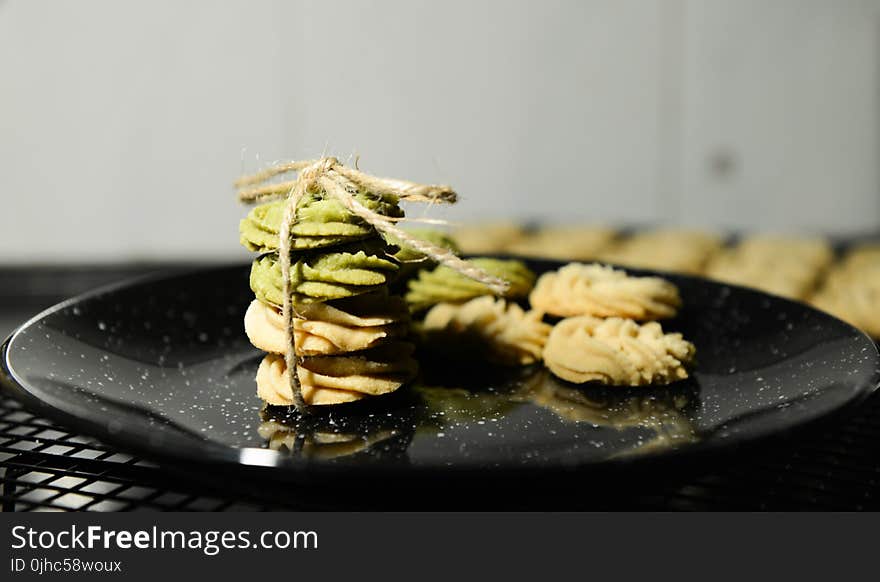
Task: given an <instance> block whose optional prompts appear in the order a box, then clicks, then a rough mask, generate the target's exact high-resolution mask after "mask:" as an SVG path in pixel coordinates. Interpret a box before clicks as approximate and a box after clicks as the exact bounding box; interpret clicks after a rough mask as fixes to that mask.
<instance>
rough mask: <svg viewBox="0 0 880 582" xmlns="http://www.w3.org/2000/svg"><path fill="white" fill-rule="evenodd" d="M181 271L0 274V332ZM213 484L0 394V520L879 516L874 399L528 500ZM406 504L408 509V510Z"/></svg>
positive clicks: (877, 406) (879, 433)
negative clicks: (97, 515)
mask: <svg viewBox="0 0 880 582" xmlns="http://www.w3.org/2000/svg"><path fill="white" fill-rule="evenodd" d="M191 268H192V266H191V265H171V266H169V265H153V264H143V265H125V266H102V267H77V268H73V267H69V266H65V267H52V266H46V267H21V268H0V333H2V334H3V335H4V336H5V335H7V334H8V333H10V332H11V331H12V330H13V329H14V328H15V327H16V326H17V325H18V324H20V323H21V322H23V321H25V320H26V319H27V318H29V317H30V316H32V315H34V314H36V313H37V312H39V311H41V310H42V309H44V308H46V307H48V306H50V305H52V304H54V303H56V302H58V301H60V300H62V299H64V298H65V297H69V296H72V295H75V294H78V293H81V292H83V291H85V290H88V289H91V288H94V287H97V286H100V285H103V284H106V283H110V282H115V281H119V280H122V279H125V278H129V277H133V276H137V275H142V274H146V273H150V272H155V271H167V272H174V271H181V270H188V269H191ZM217 482H218V481H217V480H215V479H210V478H208V479H205V478H203V476H192V475H187V474H186V473H185V472H181V471H180V470H179V469H175V468H167V467H160V466H157V465H155V464H153V463H152V462H150V461H149V460H145V459H139V458H137V457H133V456H131V455H129V454H126V452H125V451H120V450H117V449H115V448H114V447H110V446H107V445H105V444H103V443H101V442H99V441H97V440H95V439H93V438H91V437H87V436H83V435H77V434H73V433H71V432H70V431H68V430H67V429H65V428H64V427H61V426H56V425H54V424H53V423H52V422H50V421H47V420H45V419H42V418H40V417H38V416H35V415H33V414H31V413H30V412H29V411H27V410H25V409H23V408H22V407H21V406H20V405H19V404H18V403H17V402H15V401H14V400H12V399H10V398H8V397H6V396H5V395H2V394H0V504H2V508H3V510H4V511H57V510H75V509H83V510H95V511H115V510H208V511H220V510H253V509H268V510H272V509H276V510H277V509H280V510H296V509H334V508H341V509H349V508H352V507H354V508H359V509H438V510H439V509H442V510H447V509H465V510H471V509H537V510H540V509H554V510H578V509H584V510H590V509H654V510H673V509H676V510H677V509H686V510H687V509H697V510H701V509H702V510H790V509H794V510H876V509H878V508H880V394H875V395H874V396H873V397H871V398H870V399H869V400H867V401H866V402H864V403H862V404H861V405H860V406H859V407H858V408H857V409H855V410H853V411H850V412H849V413H847V414H846V415H844V416H838V417H835V418H833V419H830V420H828V421H825V422H822V423H818V424H816V425H813V426H810V427H807V428H805V429H802V430H799V431H797V432H794V433H790V434H786V435H781V436H779V437H776V438H773V439H767V440H764V441H762V442H760V443H758V444H756V445H752V446H749V447H745V448H741V449H738V450H734V451H731V452H729V453H724V454H718V455H714V456H713V457H711V458H701V459H698V460H690V461H688V462H686V463H677V464H664V465H662V466H658V467H652V468H651V469H650V470H646V471H638V472H636V471H633V472H627V473H624V474H615V475H603V476H601V478H596V479H592V478H589V477H583V476H573V477H572V479H571V482H570V483H569V484H568V485H567V486H566V485H563V486H559V485H558V484H557V485H554V488H553V490H552V491H541V492H539V493H536V494H533V495H522V494H521V493H520V492H517V493H516V494H511V495H500V494H495V495H491V496H471V497H470V498H468V499H463V498H461V497H455V498H444V497H443V496H438V495H424V496H416V497H414V496H410V497H406V498H401V499H406V501H405V502H401V504H395V503H393V502H392V501H389V500H387V499H384V500H382V501H378V502H376V503H375V504H373V505H371V504H369V503H366V504H356V505H352V503H350V502H345V503H340V502H339V501H338V499H336V498H334V497H333V496H321V495H317V494H315V493H314V492H304V494H302V495H298V494H297V493H298V492H297V491H290V490H289V489H286V490H282V491H279V490H275V489H272V488H268V487H264V486H263V485H262V484H260V483H254V484H245V485H244V486H241V487H238V488H236V490H235V491H234V492H233V491H229V490H225V489H224V488H222V487H218V486H217V485H216V483H217ZM414 500H415V501H414Z"/></svg>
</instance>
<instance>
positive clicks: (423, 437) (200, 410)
mask: <svg viewBox="0 0 880 582" xmlns="http://www.w3.org/2000/svg"><path fill="white" fill-rule="evenodd" d="M529 266H530V267H531V268H532V269H534V270H535V271H536V272H537V273H538V274H540V273H542V272H544V271H546V270H549V269H555V268H558V267H559V263H555V262H551V261H529ZM247 277H248V269H247V267H246V266H236V267H230V268H224V269H215V270H208V271H201V272H197V273H193V274H191V275H184V276H176V277H172V278H167V279H155V280H147V281H141V282H138V283H135V284H129V285H124V286H119V287H115V288H112V289H107V290H104V291H101V292H98V293H93V294H90V295H87V296H84V297H81V298H77V299H75V300H72V301H69V302H66V303H64V304H62V305H59V306H57V307H55V308H53V309H51V310H49V311H48V312H46V313H44V314H42V315H40V316H39V317H37V318H35V319H34V320H32V321H31V322H28V323H27V324H26V325H24V326H23V327H22V328H21V329H19V330H18V331H17V332H16V333H15V334H13V335H12V336H11V337H10V338H9V339H8V340H7V342H6V343H5V344H4V348H3V356H4V357H3V374H2V376H3V378H2V380H3V384H4V385H5V387H6V388H8V389H10V390H11V392H12V393H13V395H15V396H16V397H18V398H20V399H22V400H23V401H25V402H26V403H27V404H28V405H29V406H32V407H34V408H38V409H39V410H38V412H39V413H41V414H44V415H47V416H50V417H53V418H55V419H57V420H60V421H61V422H63V423H68V424H70V425H73V427H74V428H75V429H77V430H80V431H83V432H87V433H91V434H94V435H96V436H98V437H100V438H103V439H105V440H107V441H109V442H112V443H117V444H119V445H121V446H124V447H128V448H130V449H132V450H136V451H139V452H141V453H142V454H147V455H152V456H153V457H156V458H165V459H171V460H176V461H184V462H186V463H187V464H188V465H195V464H198V465H199V466H204V465H218V464H219V465H222V466H223V467H225V469H232V468H235V467H242V466H248V467H253V466H258V467H261V468H263V467H268V468H271V469H265V471H268V472H265V473H263V474H265V475H276V476H281V475H284V474H288V475H292V476H295V475H301V474H307V475H309V476H314V478H315V479H320V475H321V474H323V473H321V472H320V471H317V472H316V471H313V470H312V469H320V468H322V467H325V466H326V467H327V468H333V469H339V468H344V469H345V470H346V471H350V472H354V473H357V472H360V473H359V474H361V475H364V476H366V475H370V476H381V475H382V474H383V471H384V470H386V469H387V470H389V471H393V472H394V473H395V475H396V476H398V477H400V476H402V475H405V474H406V473H407V472H412V473H413V474H424V473H425V472H428V473H430V472H438V471H440V472H442V471H447V470H450V469H476V470H479V471H485V470H493V471H495V472H496V473H497V472H503V471H505V470H519V469H522V468H542V469H544V468H565V469H568V468H571V467H584V466H592V465H597V464H606V463H619V462H633V461H634V460H636V459H641V458H645V457H650V458H657V457H662V456H664V455H668V454H669V453H671V452H679V451H698V450H707V449H713V448H717V447H720V446H724V445H727V444H729V443H735V442H743V441H747V440H752V439H755V438H758V437H761V436H765V435H769V434H772V433H775V432H778V431H782V430H786V429H789V428H792V427H795V426H798V425H801V424H803V423H805V422H807V421H809V420H812V419H815V418H818V417H821V416H824V415H827V414H828V413H830V412H832V411H835V410H838V409H840V408H842V407H843V406H845V405H847V404H851V403H854V402H858V401H859V399H861V398H863V397H864V396H866V395H867V394H869V393H870V392H871V391H872V390H873V389H874V388H875V387H876V385H877V379H878V372H877V368H878V360H880V358H878V354H877V349H876V348H875V346H874V344H873V343H872V342H871V341H870V340H869V339H868V338H867V337H865V336H864V335H863V334H861V333H860V332H858V331H857V330H855V329H854V328H852V327H850V326H848V325H846V324H844V323H843V322H841V321H838V320H836V319H834V318H833V317H831V316H829V315H826V314H824V313H821V312H818V311H816V310H813V309H811V308H809V307H807V306H806V305H803V304H800V303H796V302H791V301H786V300H783V299H779V298H776V297H772V296H769V295H765V294H761V293H759V292H755V291H750V290H746V289H741V288H737V287H731V286H727V285H723V284H718V283H712V282H709V281H704V280H701V279H695V278H690V277H685V276H669V278H670V279H672V280H673V281H674V282H675V283H676V284H677V285H678V286H679V288H680V290H681V293H682V296H683V298H684V305H685V307H684V309H683V310H682V312H681V313H680V314H679V316H678V317H676V318H675V319H673V320H670V321H668V322H665V323H664V328H666V327H668V328H669V329H670V330H671V331H680V332H682V333H683V334H684V336H685V337H687V338H688V339H689V340H691V341H693V342H694V343H695V344H696V346H697V349H698V358H699V363H698V367H697V369H696V372H695V373H694V375H693V377H692V378H690V379H689V380H687V381H684V382H681V383H678V384H675V385H672V386H669V387H665V388H611V387H609V388H601V387H595V386H574V385H571V384H567V383H565V382H562V381H560V380H558V379H555V378H553V377H552V376H551V375H549V374H548V373H547V372H546V371H544V370H543V369H542V368H541V367H540V366H537V367H531V368H523V369H517V370H497V369H494V368H490V367H488V366H487V364H485V363H484V362H465V361H463V360H458V361H452V362H450V361H435V359H434V358H433V357H431V354H427V355H426V354H422V355H421V356H420V357H421V358H422V360H423V364H424V366H423V368H424V369H423V373H422V375H421V377H420V378H419V379H418V380H417V381H416V382H414V383H413V384H412V385H411V386H410V387H408V388H406V389H404V390H401V391H400V393H399V394H391V395H388V396H387V397H386V396H383V397H377V398H375V399H370V400H371V401H372V400H375V401H374V402H370V403H352V404H346V405H341V406H338V407H333V408H332V410H329V411H326V412H325V413H322V414H318V415H314V416H310V417H308V418H300V417H298V416H297V415H296V414H295V413H291V412H290V411H287V410H275V409H264V408H263V406H262V403H261V402H260V400H259V399H258V398H257V396H256V394H255V389H254V375H255V373H256V368H257V365H258V364H259V359H260V358H259V353H258V352H257V351H256V350H254V348H252V347H251V346H250V344H249V343H248V341H247V338H246V337H245V336H244V332H243V330H242V329H241V321H242V317H243V314H244V311H245V309H246V308H247V306H248V304H249V302H250V300H251V293H250V289H249V287H248V284H247ZM260 470H263V469H260ZM273 471H274V473H273ZM303 471H305V473H303ZM285 472H286V473H285ZM354 473H352V474H354Z"/></svg>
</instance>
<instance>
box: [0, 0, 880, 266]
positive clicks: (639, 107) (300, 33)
mask: <svg viewBox="0 0 880 582" xmlns="http://www.w3.org/2000/svg"><path fill="white" fill-rule="evenodd" d="M322 152H327V153H330V154H334V155H337V156H338V157H340V158H341V159H345V158H347V157H348V156H349V155H351V154H355V153H357V154H360V155H361V161H360V165H361V168H362V169H364V170H367V171H370V172H373V173H377V174H381V175H392V176H397V177H404V178H410V179H413V180H418V181H429V182H447V183H451V184H452V185H454V186H455V187H456V188H457V189H458V190H459V192H460V193H461V194H462V202H461V203H460V205H459V207H457V208H454V209H450V210H447V211H438V210H437V209H432V210H431V215H432V216H437V217H444V218H448V219H450V220H454V221H463V220H478V219H490V218H514V219H524V220H544V221H556V222H575V221H580V222H612V223H616V224H619V223H626V224H631V223H658V224H683V225H700V226H707V227H721V228H737V229H776V230H786V231H792V230H798V231H811V232H829V233H851V232H860V231H866V230H880V172H878V161H880V0H842V1H833V0H824V1H822V0H772V1H761V0H735V1H734V0H627V1H620V0H617V1H615V0H592V1H585V0H570V1H542V2H538V1H534V2H529V1H524V0H518V1H510V0H508V1H500V0H499V1H483V2H479V1H443V2H440V1H436V0H435V1H431V2H428V1H424V0H419V1H403V0H400V1H390V0H388V1H376V2H366V1H361V2H358V1H354V0H351V1H347V2H344V1H323V2H317V1H315V2H308V1H296V2H284V1H280V0H278V1H252V2H208V1H203V2H194V1H190V2H179V1H175V2H172V1H162V0H151V1H150V2H140V3H130V2H126V3H122V2H114V1H112V0H87V1H80V2H76V3H72V2H60V1H56V2H50V1H24V0H7V1H5V2H3V1H2V0H0V196H2V200H3V203H4V204H3V209H2V211H0V261H2V262H17V263H21V262H35V261H36V262H46V261H65V260H80V261H101V260H129V259H169V258H170V259H194V258H195V259H197V258H204V259H217V258H224V257H232V256H244V253H243V251H239V250H238V247H237V223H238V220H239V218H240V217H241V216H243V214H244V212H245V209H244V208H243V207H240V206H239V205H238V204H237V203H236V202H235V199H234V195H233V191H232V188H231V181H232V180H233V179H234V178H235V177H236V176H237V175H238V174H239V173H240V172H241V171H242V170H247V171H252V170H256V169H258V168H260V167H262V166H263V165H264V164H266V163H267V162H269V161H272V160H277V159H290V158H303V157H316V156H318V155H320V154H321V153H322Z"/></svg>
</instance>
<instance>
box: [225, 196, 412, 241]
mask: <svg viewBox="0 0 880 582" xmlns="http://www.w3.org/2000/svg"><path fill="white" fill-rule="evenodd" d="M355 199H356V200H357V201H358V202H360V203H361V205H363V206H365V207H366V208H368V209H369V210H371V211H373V212H376V213H377V214H381V215H382V216H387V217H390V218H399V217H401V216H403V210H401V208H400V206H398V203H397V200H396V199H395V198H393V197H378V196H375V195H372V194H363V193H361V194H356V195H355ZM285 205H286V201H285V200H278V201H275V202H269V203H268V204H261V205H260V206H256V207H255V208H254V209H253V210H251V211H250V213H248V215H247V217H246V218H244V219H242V221H241V223H240V224H239V234H240V238H239V240H240V241H241V244H242V245H243V246H244V247H245V248H247V249H248V250H249V251H256V252H260V253H264V252H269V251H277V250H278V234H279V230H280V228H281V221H282V219H283V217H284V210H285ZM374 233H375V231H374V229H373V228H372V227H371V226H370V225H368V224H366V223H365V222H364V221H363V219H361V218H360V217H358V216H356V215H354V214H352V213H351V212H349V211H348V210H346V209H345V207H343V206H342V204H340V203H339V202H338V201H337V200H330V199H325V198H323V197H320V196H318V195H314V194H313V195H310V196H306V197H304V198H303V200H302V201H301V202H300V203H299V206H298V208H297V221H296V223H295V224H294V225H293V227H292V228H291V230H290V234H291V237H290V241H291V249H293V250H306V249H316V248H323V247H328V246H333V245H339V244H345V243H348V242H352V241H357V240H361V239H365V238H369V237H371V236H373V235H374Z"/></svg>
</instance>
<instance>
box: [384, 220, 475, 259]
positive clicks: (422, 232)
mask: <svg viewBox="0 0 880 582" xmlns="http://www.w3.org/2000/svg"><path fill="white" fill-rule="evenodd" d="M406 232H407V233H408V234H411V235H412V236H414V237H416V238H418V239H421V240H424V241H428V242H429V243H432V244H434V245H437V246H438V247H443V248H445V249H449V250H450V251H452V252H453V253H455V254H458V253H459V252H460V251H459V248H458V244H456V242H455V240H454V239H453V238H452V237H451V236H449V235H448V234H446V233H445V232H443V231H442V230H435V229H431V228H414V229H412V230H407V231H406ZM386 240H387V241H388V244H390V245H394V246H396V247H398V248H400V250H399V251H397V253H396V254H395V255H394V258H395V259H397V260H398V261H399V262H401V263H405V262H407V261H419V260H421V259H424V258H425V255H423V254H422V253H420V252H419V251H417V250H415V249H414V248H410V247H407V246H406V245H405V244H404V243H402V242H401V241H399V240H397V239H396V238H395V237H392V236H387V237H386Z"/></svg>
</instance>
